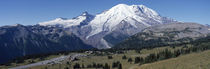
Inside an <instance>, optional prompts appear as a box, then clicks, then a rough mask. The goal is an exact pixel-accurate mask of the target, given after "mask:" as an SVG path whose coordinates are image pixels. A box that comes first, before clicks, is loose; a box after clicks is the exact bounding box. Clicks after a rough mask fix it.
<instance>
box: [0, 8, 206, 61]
mask: <svg viewBox="0 0 210 69" xmlns="http://www.w3.org/2000/svg"><path fill="white" fill-rule="evenodd" d="M209 32H210V28H209V27H208V26H207V25H206V26H204V25H201V24H196V23H183V22H178V21H176V20H173V19H170V18H167V17H163V16H161V15H160V14H158V13H157V12H155V11H154V10H152V9H150V8H148V7H146V6H144V5H126V4H118V5H116V6H114V7H112V8H110V9H108V10H106V11H104V12H102V13H100V14H96V15H91V14H89V13H88V12H83V13H82V14H81V15H79V16H77V17H74V18H71V19H68V18H56V19H54V20H50V21H45V22H40V23H38V24H37V25H28V26H24V25H20V24H16V25H10V26H2V27H0V56H1V57H0V63H4V62H8V61H9V60H12V59H14V58H17V57H22V56H26V55H34V54H43V53H54V52H60V51H74V50H82V49H92V48H98V49H108V48H141V47H145V46H157V45H158V46H159V45H168V44H173V43H175V44H176V43H182V42H190V41H191V40H195V39H197V38H200V37H205V36H206V35H207V34H208V33H209Z"/></svg>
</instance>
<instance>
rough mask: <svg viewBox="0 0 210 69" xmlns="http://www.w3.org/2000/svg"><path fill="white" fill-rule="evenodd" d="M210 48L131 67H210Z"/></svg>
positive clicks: (198, 68)
mask: <svg viewBox="0 0 210 69" xmlns="http://www.w3.org/2000/svg"><path fill="white" fill-rule="evenodd" d="M209 58H210V50H208V51H204V52H200V53H192V54H188V55H183V56H180V57H178V58H172V59H168V60H163V61H158V62H154V63H150V64H144V65H142V66H138V65H135V66H133V67H131V68H130V69H209V68H210V59H209Z"/></svg>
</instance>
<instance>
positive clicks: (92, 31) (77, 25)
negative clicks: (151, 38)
mask: <svg viewBox="0 0 210 69" xmlns="http://www.w3.org/2000/svg"><path fill="white" fill-rule="evenodd" d="M174 22H176V21H174V20H172V19H169V18H166V17H161V16H160V15H159V14H158V13H157V12H155V11H154V10H152V9H150V8H148V7H146V6H144V5H126V4H118V5H116V6H114V7H112V8H111V9H109V10H107V11H104V12H102V13H100V14H97V15H95V16H94V15H90V14H88V13H87V12H84V13H83V14H82V15H80V16H78V17H76V18H73V19H55V20H51V21H46V22H41V23H39V25H43V26H61V27H64V28H66V30H68V31H70V32H73V33H74V34H76V35H77V36H79V37H80V38H81V39H82V40H83V41H84V42H86V43H87V44H90V45H92V46H94V47H96V48H111V47H112V46H113V45H115V44H117V43H119V42H120V41H122V40H124V39H125V38H127V37H129V36H131V35H134V34H136V33H138V32H141V31H142V30H143V29H144V28H147V27H150V26H153V25H158V24H168V23H174Z"/></svg>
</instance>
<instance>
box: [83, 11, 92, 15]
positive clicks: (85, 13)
mask: <svg viewBox="0 0 210 69" xmlns="http://www.w3.org/2000/svg"><path fill="white" fill-rule="evenodd" d="M82 15H83V16H86V15H90V14H89V13H88V12H87V11H85V12H83V13H82Z"/></svg>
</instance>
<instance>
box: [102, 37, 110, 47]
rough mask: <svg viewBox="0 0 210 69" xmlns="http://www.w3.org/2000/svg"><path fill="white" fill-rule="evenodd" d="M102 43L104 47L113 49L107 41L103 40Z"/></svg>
mask: <svg viewBox="0 0 210 69" xmlns="http://www.w3.org/2000/svg"><path fill="white" fill-rule="evenodd" d="M101 42H102V43H103V45H105V47H106V48H111V47H110V46H109V45H108V43H107V42H106V40H104V39H103V38H102V39H101Z"/></svg>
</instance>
